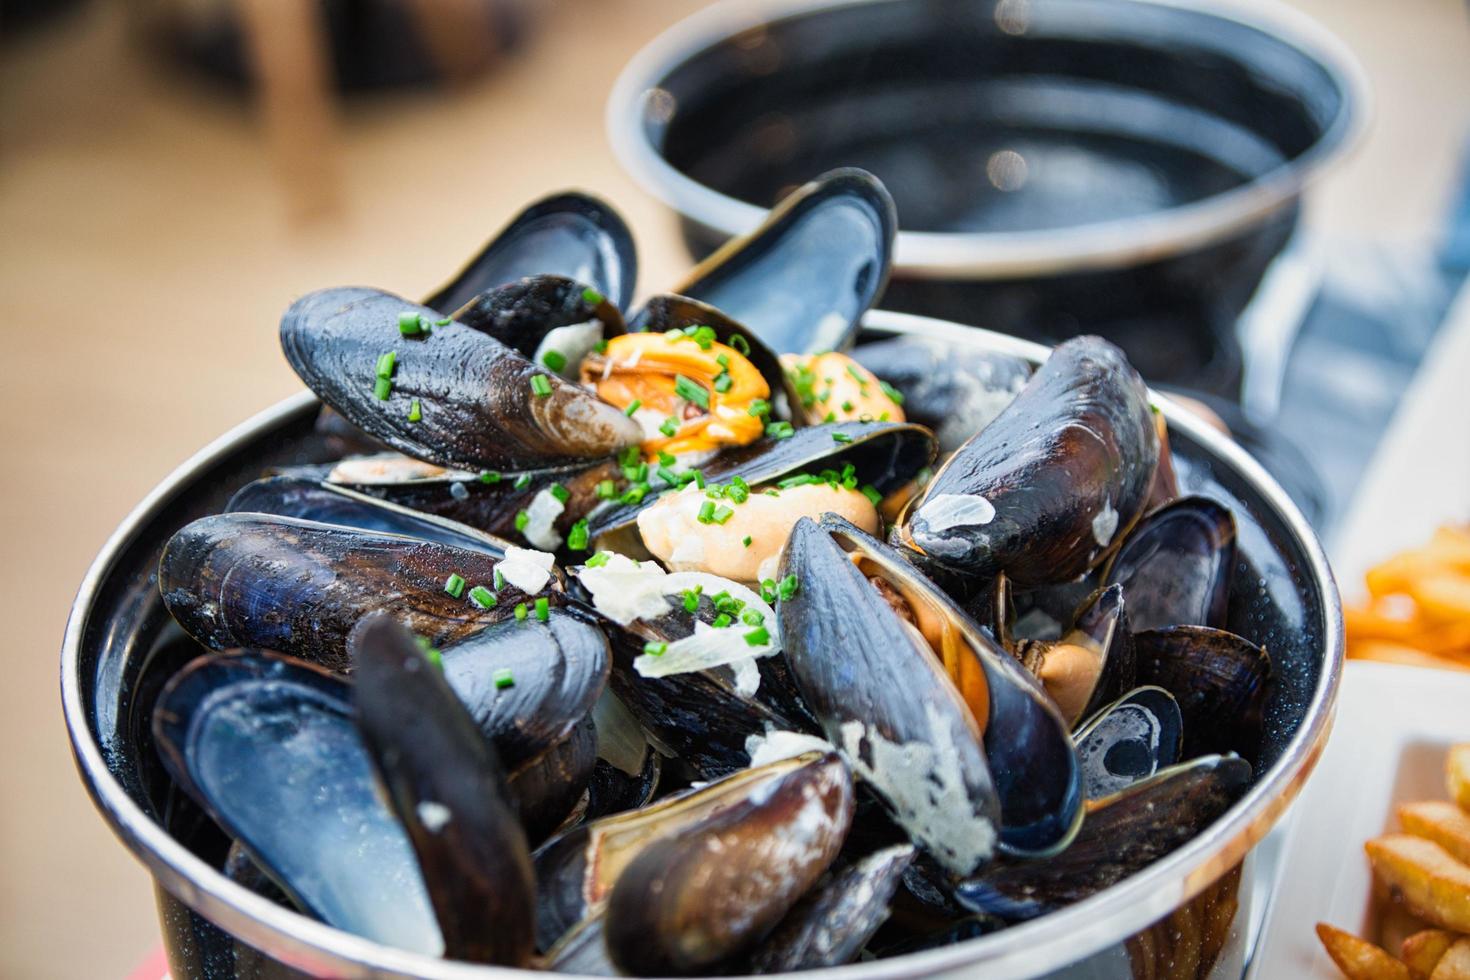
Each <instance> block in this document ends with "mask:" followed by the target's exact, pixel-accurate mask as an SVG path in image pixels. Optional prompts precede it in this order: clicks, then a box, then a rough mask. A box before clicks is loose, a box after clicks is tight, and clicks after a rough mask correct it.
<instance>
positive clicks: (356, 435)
mask: <svg viewBox="0 0 1470 980" xmlns="http://www.w3.org/2000/svg"><path fill="white" fill-rule="evenodd" d="M312 432H313V434H314V435H316V437H317V438H319V439H320V440H321V443H322V448H323V449H324V450H325V453H326V455H325V458H327V459H340V458H342V457H343V456H355V455H361V454H365V453H380V452H383V451H384V450H386V449H387V448H388V447H387V446H385V445H383V444H382V443H381V442H379V441H378V440H376V439H374V438H372V437H371V436H369V435H368V434H367V433H365V432H363V431H362V430H361V429H359V428H358V427H357V426H355V425H353V424H352V423H351V422H349V421H347V420H346V419H344V418H343V417H342V416H341V415H339V414H337V413H336V412H335V411H333V410H332V407H331V406H330V405H323V406H322V407H321V409H320V410H319V411H318V412H317V414H316V424H315V425H314V426H312Z"/></svg>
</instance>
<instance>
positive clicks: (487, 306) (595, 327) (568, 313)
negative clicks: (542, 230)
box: [454, 275, 623, 377]
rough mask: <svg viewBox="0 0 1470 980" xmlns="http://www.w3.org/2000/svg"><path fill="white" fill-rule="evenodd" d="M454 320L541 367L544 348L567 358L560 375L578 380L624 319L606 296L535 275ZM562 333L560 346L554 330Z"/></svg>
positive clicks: (473, 303) (485, 297)
mask: <svg viewBox="0 0 1470 980" xmlns="http://www.w3.org/2000/svg"><path fill="white" fill-rule="evenodd" d="M454 319H456V320H458V321H459V322H460V323H463V324H464V325H465V326H467V327H473V328H474V329H476V330H478V331H480V332H481V333H483V334H486V335H488V336H491V337H494V338H495V339H496V340H498V341H500V342H501V343H502V344H504V345H505V346H507V347H510V348H512V349H514V350H515V351H517V352H518V353H520V354H521V355H523V356H524V357H528V358H530V359H531V360H532V361H533V362H535V363H536V364H538V365H543V366H545V364H544V361H543V360H542V359H541V358H540V357H538V356H537V351H539V350H540V349H541V347H542V346H543V344H549V345H550V347H551V349H553V350H555V351H557V353H559V354H562V355H564V356H565V357H566V359H567V360H566V364H565V366H564V367H563V368H560V369H557V373H559V374H561V375H562V376H563V377H574V376H575V375H576V367H577V364H578V363H580V362H581V360H582V357H583V356H585V355H586V354H587V352H588V351H590V350H592V349H593V347H594V346H596V344H597V342H598V341H599V340H603V339H605V338H607V337H615V336H617V335H618V334H620V333H622V332H623V316H622V314H621V313H619V312H618V308H617V307H616V306H614V305H613V304H612V301H611V300H609V299H608V298H607V297H606V296H604V295H603V294H602V293H600V292H598V291H597V290H596V289H593V288H592V287H590V286H585V285H583V284H582V283H580V282H577V281H576V280H575V279H567V278H566V277H564V276H548V275H534V276H527V277H526V278H524V279H517V280H516V281H515V282H508V283H505V284H504V285H502V286H496V287H495V288H494V289H490V290H487V291H485V292H483V293H481V294H480V295H478V296H476V297H475V298H474V299H472V300H470V301H469V302H468V303H466V304H465V305H464V306H462V307H461V308H460V309H458V310H456V311H455V313H454ZM584 325H585V326H586V327H587V329H585V330H583V329H572V330H564V331H563V333H562V334H561V335H560V336H561V337H562V338H563V340H562V341H561V342H556V343H552V342H551V340H550V335H551V332H552V331H553V330H558V329H562V328H580V327H582V326H584Z"/></svg>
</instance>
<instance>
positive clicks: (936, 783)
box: [777, 516, 1082, 874]
mask: <svg viewBox="0 0 1470 980" xmlns="http://www.w3.org/2000/svg"><path fill="white" fill-rule="evenodd" d="M781 575H782V576H783V577H784V576H789V575H795V576H796V577H797V580H798V581H799V582H800V587H799V589H798V591H797V592H796V594H795V595H794V596H792V598H791V599H789V600H786V601H783V602H782V603H781V605H780V607H779V609H778V610H777V612H778V615H779V617H780V623H781V639H782V644H783V647H784V648H785V651H786V659H787V662H788V664H789V666H790V668H791V673H792V675H793V677H794V679H795V681H796V685H797V687H798V688H799V689H800V692H801V694H802V696H803V697H804V699H805V701H806V703H807V704H808V705H810V707H811V710H812V712H813V714H815V715H816V717H817V718H818V719H819V720H820V721H821V723H822V726H823V729H824V731H825V732H826V735H827V738H828V739H829V740H830V741H831V742H832V743H833V744H834V745H837V746H838V747H839V748H840V749H841V750H842V751H843V753H844V755H845V756H846V758H847V759H848V761H849V763H850V764H851V765H852V766H853V769H854V771H856V772H857V773H858V774H859V775H861V776H862V777H863V779H864V780H865V781H866V782H868V783H869V784H871V785H872V786H873V788H874V789H875V790H877V792H878V793H879V795H880V796H882V797H883V798H884V800H885V801H886V802H887V803H888V805H889V807H890V809H891V810H892V812H893V813H894V817H895V819H896V820H897V822H898V823H899V824H900V825H901V826H903V827H904V828H905V829H906V830H908V831H909V833H910V834H911V835H912V836H913V837H914V839H915V840H917V841H918V842H920V843H921V844H923V845H924V846H925V847H926V848H927V849H928V850H929V851H930V852H931V853H932V854H933V855H934V856H935V857H936V858H937V859H938V860H939V861H940V862H941V863H943V864H944V865H945V866H946V867H947V868H949V869H950V870H951V871H953V872H955V873H957V874H965V873H967V872H969V871H971V870H973V869H974V868H975V867H976V866H977V865H979V864H980V863H982V862H983V861H985V860H986V859H987V858H988V857H989V856H990V852H991V850H992V849H993V847H994V845H995V844H996V842H997V838H998V839H999V841H1000V842H1002V843H1003V844H1004V845H1005V846H1006V847H1007V848H1008V849H1012V850H1015V851H1019V852H1025V853H1046V852H1050V851H1052V850H1054V849H1056V848H1057V847H1060V846H1063V845H1064V844H1065V843H1066V841H1067V839H1069V837H1070V836H1071V834H1072V833H1074V832H1075V830H1076V826H1077V822H1078V820H1079V819H1080V817H1081V804H1082V798H1081V793H1080V785H1079V782H1078V774H1077V759H1076V756H1075V754H1074V752H1073V749H1072V744H1071V740H1070V739H1069V737H1068V735H1067V727H1066V724H1065V722H1064V721H1063V720H1062V718H1061V716H1060V715H1058V713H1057V711H1056V708H1055V707H1054V706H1053V705H1052V704H1051V702H1050V701H1049V700H1048V698H1047V697H1046V695H1045V693H1044V692H1042V691H1041V690H1040V688H1039V686H1038V685H1037V684H1036V683H1035V681H1034V680H1033V679H1032V678H1031V677H1029V676H1028V675H1027V674H1026V673H1025V671H1024V670H1023V669H1022V668H1021V667H1020V665H1019V664H1018V663H1016V661H1015V660H1014V659H1013V658H1012V657H1010V656H1009V655H1008V654H1006V653H1005V652H1004V651H1003V650H1001V649H999V648H998V647H996V646H994V645H993V643H992V642H991V641H990V639H989V638H988V637H986V636H985V635H984V633H983V632H982V631H981V630H980V628H979V627H978V626H976V625H975V624H974V623H973V622H972V621H970V620H969V618H968V617H967V616H965V615H964V613H963V612H961V611H960V609H959V608H958V607H957V606H955V605H954V603H953V602H952V601H950V600H949V598H948V597H947V596H946V595H945V594H944V593H943V592H941V591H940V590H939V589H938V588H937V587H936V586H934V585H933V583H931V582H929V581H928V580H927V579H925V578H924V577H923V576H921V575H919V574H918V573H917V572H916V571H915V570H914V569H913V568H912V567H911V566H909V565H908V564H906V563H905V562H904V561H903V560H902V559H901V558H900V557H899V556H898V554H897V552H895V551H894V550H893V549H891V548H888V547H887V546H886V545H883V544H882V543H880V542H879V541H877V540H876V539H874V538H872V537H870V536H868V535H866V534H864V533H863V532H862V531H860V530H858V529H857V528H855V527H853V526H852V525H850V524H847V523H846V522H843V521H840V520H839V519H836V518H833V517H831V516H829V517H828V518H825V519H824V521H823V523H822V524H821V525H818V524H817V523H815V522H813V521H810V520H807V519H803V520H801V521H799V522H798V523H797V525H796V528H795V529H794V531H793V533H792V536H791V539H790V541H788V543H787V545H786V551H785V554H784V556H783V558H782V565H781ZM870 577H871V578H872V579H874V580H878V581H881V583H882V585H881V586H878V587H875V585H874V583H873V582H872V581H870ZM878 589H881V590H882V591H877V590H878ZM884 593H889V594H895V595H896V596H897V597H900V600H901V601H902V602H903V603H904V604H905V605H906V607H907V608H906V611H907V613H908V615H910V616H912V617H914V620H915V621H914V622H912V623H911V622H910V621H909V620H908V619H907V618H905V617H904V616H902V615H900V613H899V612H898V611H896V610H895V608H894V607H893V606H891V605H890V604H889V603H888V602H885V601H882V599H883V598H886V596H885V595H884Z"/></svg>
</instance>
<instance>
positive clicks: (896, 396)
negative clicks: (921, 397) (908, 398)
mask: <svg viewBox="0 0 1470 980" xmlns="http://www.w3.org/2000/svg"><path fill="white" fill-rule="evenodd" d="M878 387H879V388H881V389H883V394H885V395H887V396H888V400H889V401H891V402H893V404H895V405H902V404H903V392H901V391H899V390H898V389H897V388H895V387H893V385H891V384H889V383H888V382H887V381H879V382H878Z"/></svg>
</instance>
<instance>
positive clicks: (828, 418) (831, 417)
mask: <svg viewBox="0 0 1470 980" xmlns="http://www.w3.org/2000/svg"><path fill="white" fill-rule="evenodd" d="M822 421H823V422H836V421H837V413H836V412H828V413H827V414H826V415H824V416H822Z"/></svg>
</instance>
